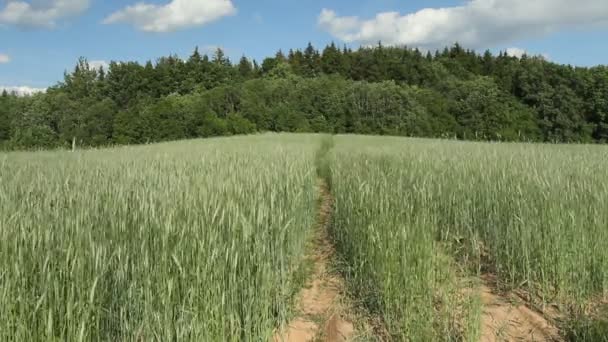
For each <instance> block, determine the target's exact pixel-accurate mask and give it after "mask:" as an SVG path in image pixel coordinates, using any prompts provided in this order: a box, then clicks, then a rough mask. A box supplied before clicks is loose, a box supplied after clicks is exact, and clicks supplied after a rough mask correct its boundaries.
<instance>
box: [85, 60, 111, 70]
mask: <svg viewBox="0 0 608 342" xmlns="http://www.w3.org/2000/svg"><path fill="white" fill-rule="evenodd" d="M101 67H103V70H105V71H108V68H110V63H108V62H106V61H101V60H100V61H89V68H91V69H95V70H98V69H99V68H101Z"/></svg>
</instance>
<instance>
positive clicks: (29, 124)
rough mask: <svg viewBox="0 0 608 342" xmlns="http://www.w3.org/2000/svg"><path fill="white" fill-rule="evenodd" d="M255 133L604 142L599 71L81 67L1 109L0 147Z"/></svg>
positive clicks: (208, 59)
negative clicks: (38, 92)
mask: <svg viewBox="0 0 608 342" xmlns="http://www.w3.org/2000/svg"><path fill="white" fill-rule="evenodd" d="M255 132H315V133H317V132H324V133H357V134H374V135H394V136H411V137H435V138H449V139H463V140H484V141H521V142H550V143H557V142H567V143H604V142H607V141H608V67H607V66H597V67H574V66H570V65H560V64H556V63H553V62H550V61H547V60H545V59H544V58H543V57H540V56H526V55H524V56H522V57H512V56H509V55H508V54H507V53H506V52H500V53H499V54H498V55H493V54H492V53H491V52H490V51H486V52H485V53H482V54H480V53H478V52H476V51H473V50H469V49H465V48H464V47H462V46H461V45H459V44H455V45H453V46H451V47H446V48H445V49H443V50H438V51H436V52H434V53H433V52H430V51H428V52H423V51H420V50H418V49H411V48H408V47H387V46H383V45H382V44H381V43H379V44H378V45H377V46H374V47H361V48H359V49H356V50H353V49H350V48H346V47H344V48H341V47H338V46H336V45H335V44H333V43H332V44H330V45H328V46H326V47H325V48H323V49H322V50H318V49H316V48H315V47H314V46H312V45H311V44H310V43H309V44H308V46H307V47H306V48H305V49H296V50H290V51H288V52H283V51H278V52H277V53H276V55H275V56H274V57H269V58H266V59H264V60H263V61H262V62H261V64H260V63H258V62H257V61H255V60H252V59H249V58H247V57H245V56H243V57H242V58H241V59H240V60H239V61H238V62H233V61H231V60H230V59H229V58H228V57H227V56H226V55H225V53H224V52H223V51H222V50H221V49H218V50H217V51H216V52H215V53H213V54H212V55H211V56H208V55H206V54H201V53H200V52H199V50H198V48H197V49H195V50H194V52H193V53H192V55H191V56H190V57H189V58H188V59H187V60H183V59H180V58H179V57H178V56H176V55H172V56H168V57H161V58H159V59H158V60H156V61H155V62H152V61H148V62H147V63H145V64H143V65H142V64H140V63H138V62H111V63H110V65H109V67H108V68H107V70H104V68H99V69H95V68H92V67H90V66H89V64H88V62H87V60H86V59H85V58H80V59H79V60H78V62H77V65H76V66H75V68H74V69H73V70H72V71H71V72H66V73H65V75H64V79H63V81H61V82H59V83H58V84H56V85H54V86H52V87H50V88H49V89H48V90H47V92H46V93H42V94H36V95H32V96H25V97H19V96H16V94H9V93H7V92H6V91H4V92H3V93H2V95H1V96H0V148H1V149H6V150H22V149H46V148H69V147H70V146H71V145H72V143H73V142H75V143H76V144H77V145H78V146H80V147H98V146H112V145H123V144H146V143H151V142H158V141H169V140H179V139H190V138H199V137H211V136H224V135H238V134H249V133H255Z"/></svg>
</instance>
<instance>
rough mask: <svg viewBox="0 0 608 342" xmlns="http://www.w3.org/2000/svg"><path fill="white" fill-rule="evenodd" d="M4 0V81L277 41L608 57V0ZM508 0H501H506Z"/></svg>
mask: <svg viewBox="0 0 608 342" xmlns="http://www.w3.org/2000/svg"><path fill="white" fill-rule="evenodd" d="M138 2H141V0H121V1H118V0H27V1H26V0H0V86H27V87H39V88H43V87H47V86H50V85H52V84H54V83H55V82H57V81H58V80H60V79H61V78H62V77H63V72H64V70H66V69H68V70H69V69H71V68H72V67H73V66H74V64H75V62H76V60H77V59H78V57H79V56H84V57H87V58H88V59H89V60H91V61H105V62H109V61H111V60H120V61H124V60H136V61H141V62H144V61H146V60H148V59H152V60H154V59H156V58H157V57H160V56H164V55H168V54H172V53H176V54H178V55H179V56H181V57H187V56H188V55H189V54H190V53H191V52H192V50H193V48H194V47H195V46H199V47H200V48H201V50H207V49H211V48H212V47H216V46H221V47H223V48H224V49H225V50H226V52H227V54H228V55H229V56H230V57H231V58H233V59H237V58H239V57H240V56H241V55H243V54H246V55H247V56H251V57H254V58H256V59H258V60H260V59H262V58H263V57H265V56H269V55H273V54H274V53H275V52H276V50H277V49H279V48H280V49H283V50H288V49H289V48H298V47H300V48H303V47H305V45H306V43H307V42H308V41H311V42H312V43H313V44H315V46H317V47H320V46H322V45H324V44H327V43H329V42H331V41H335V42H336V43H338V44H348V45H350V46H353V47H356V46H359V45H361V44H364V45H365V44H372V43H373V42H376V41H378V40H382V41H383V42H385V43H387V44H388V45H391V44H393V45H403V44H407V45H410V46H420V47H422V48H429V49H434V48H436V47H438V46H442V45H445V44H449V43H450V42H453V41H456V40H458V41H461V42H463V45H465V46H467V47H473V48H476V49H478V50H484V49H486V48H490V49H492V50H494V51H498V50H504V49H507V48H509V49H510V50H509V51H511V52H512V53H513V54H518V53H521V52H522V51H527V52H528V53H531V54H544V55H546V56H547V57H548V58H550V59H551V60H553V61H556V62H559V63H568V64H575V65H582V66H590V65H597V64H608V44H606V43H605V42H606V38H605V37H608V25H607V24H608V1H606V0H578V1H577V2H576V7H573V5H572V4H573V3H572V2H571V0H534V2H532V1H528V0H500V1H495V0H473V1H453V0H452V1H449V0H401V1H399V0H358V1H349V0H326V1H321V0H307V1H302V0H258V1H251V0H172V1H171V0H164V1H160V0H144V2H145V5H143V6H139V7H132V8H127V7H128V6H134V5H135V4H136V3H138ZM497 3H499V4H497Z"/></svg>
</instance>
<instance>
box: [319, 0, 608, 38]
mask: <svg viewBox="0 0 608 342" xmlns="http://www.w3.org/2000/svg"><path fill="white" fill-rule="evenodd" d="M318 24H319V26H320V27H321V28H323V29H324V30H326V31H327V32H329V33H330V34H331V35H332V36H334V37H336V38H338V39H341V40H343V41H345V42H359V43H362V44H374V43H377V42H378V41H382V42H383V43H385V44H388V45H409V46H419V47H422V48H438V47H443V46H446V45H451V44H453V43H455V42H459V43H461V44H463V45H465V46H467V47H474V48H480V47H490V46H496V45H499V44H504V43H508V42H511V41H514V40H517V39H520V38H526V37H530V36H539V35H545V34H548V33H551V32H554V31H556V30H559V29H563V28H572V27H576V28H580V27H589V26H593V25H606V26H608V1H606V0H579V1H577V2H576V4H574V5H573V4H572V2H571V0H534V1H530V0H470V1H468V2H466V3H465V4H464V5H462V6H454V7H444V8H426V9H422V10H420V11H417V12H414V13H409V14H404V15H402V14H400V13H398V12H384V13H379V14H377V15H376V16H375V18H372V19H361V18H359V17H353V16H350V17H349V16H339V15H338V14H337V13H336V12H335V11H333V10H330V9H323V10H322V12H321V14H320V15H319V18H318Z"/></svg>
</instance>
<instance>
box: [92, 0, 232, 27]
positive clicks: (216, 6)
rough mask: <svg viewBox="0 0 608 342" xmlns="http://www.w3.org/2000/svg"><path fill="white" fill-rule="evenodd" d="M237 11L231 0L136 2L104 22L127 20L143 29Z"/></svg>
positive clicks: (198, 22) (205, 20) (199, 21)
mask: <svg viewBox="0 0 608 342" xmlns="http://www.w3.org/2000/svg"><path fill="white" fill-rule="evenodd" d="M234 13H236V8H235V7H234V5H233V4H232V0H172V1H171V2H169V3H168V4H166V5H153V4H147V3H145V2H139V3H137V4H135V5H132V6H127V7H126V8H124V9H122V10H120V11H118V12H115V13H113V14H111V15H110V16H109V17H107V18H106V19H105V20H104V21H103V22H104V23H105V24H115V23H128V24H131V25H133V26H135V27H136V28H137V29H139V30H142V31H146V32H171V31H177V30H180V29H185V28H189V27H195V26H202V25H205V24H208V23H210V22H212V21H215V20H217V19H219V18H221V17H225V16H229V15H232V14H234Z"/></svg>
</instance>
